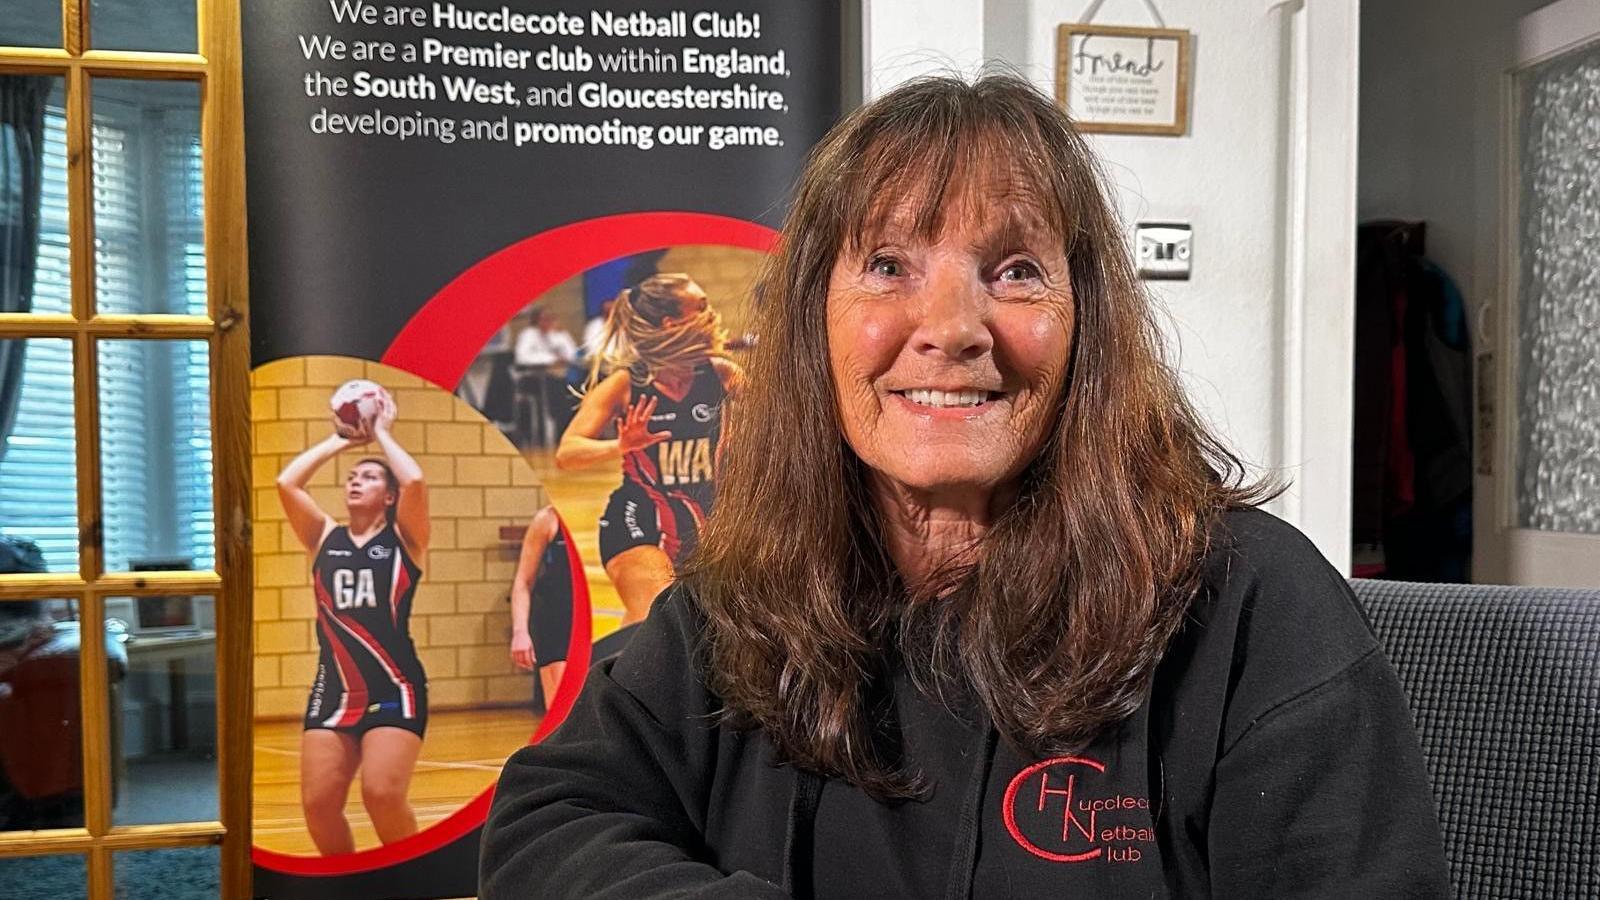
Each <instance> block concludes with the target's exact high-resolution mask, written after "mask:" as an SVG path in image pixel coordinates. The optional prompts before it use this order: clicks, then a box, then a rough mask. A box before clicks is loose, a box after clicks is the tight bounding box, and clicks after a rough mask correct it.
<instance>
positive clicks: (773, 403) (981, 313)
mask: <svg viewBox="0 0 1600 900" xmlns="http://www.w3.org/2000/svg"><path fill="white" fill-rule="evenodd" d="M1106 196H1107V192H1106V190H1105V189H1104V187H1103V186H1102V178H1101V176H1100V174H1099V172H1098V169H1097V166H1096V163H1095V161H1094V158H1093V156H1092V155H1091V154H1090V152H1089V149H1088V147H1087V146H1086V144H1085V142H1084V141H1083V139H1082V138H1081V137H1080V136H1079V135H1078V133H1077V132H1076V131H1075V130H1074V128H1073V126H1072V123H1071V122H1069V121H1068V120H1067V118H1066V116H1065V115H1064V114H1063V113H1062V112H1061V111H1060V110H1059V109H1057V108H1056V107H1055V105H1054V104H1052V103H1051V102H1050V101H1049V100H1048V99H1046V98H1044V97H1042V96H1041V95H1039V94H1038V93H1037V92H1036V91H1035V90H1034V89H1033V88H1032V87H1030V86H1029V85H1027V84H1026V83H1024V82H1022V81H1019V80H1017V79H1014V78H1009V77H993V76H991V77H985V78H982V79H980V80H978V81H977V82H976V83H974V84H966V83H963V82H960V81H957V80H953V79H930V80H923V81H918V82H913V83H911V84H909V85H907V86H904V87H902V88H899V89H897V90H895V91H893V92H891V93H889V94H887V95H885V96H883V97H882V98H880V99H878V100H876V101H874V102H873V103H872V104H870V105H868V106H866V107H864V108H863V109H860V110H858V111H856V112H855V113H853V114H852V115H851V116H849V117H848V118H847V119H845V120H844V121H843V122H842V123H840V124H839V125H838V126H837V127H836V128H835V129H834V130H833V131H832V132H831V133H830V134H829V136H828V137H827V138H826V139H825V140H824V141H823V142H822V143H821V144H820V145H819V146H818V148H817V149H816V151H815V152H814V154H813V156H812V158H811V160H810V162H809V164H808V166H807V168H806V171H805V173H804V175H803V176H802V178H801V180H800V184H799V187H798V190H797V193H796V196H795V199H794V203H793V207H792V209H791V212H790V214H789V217H788V219H787V221H786V222H785V224H784V229H783V235H782V239H781V240H780V242H779V251H778V253H777V254H776V256H775V257H774V258H773V260H772V261H771V263H770V265H769V266H768V268H767V271H766V272H765V273H764V275H763V277H762V279H761V281H760V283H759V285H758V288H757V292H756V295H757V301H756V305H757V313H756V321H755V330H756V332H757V333H758V334H759V335H760V341H759V342H758V343H757V345H756V347H755V350H754V351H753V353H752V354H751V356H750V358H749V364H748V366H747V371H748V376H747V378H746V379H745V386H744V387H743V389H742V390H741V391H740V393H739V395H738V397H737V399H736V400H735V401H734V402H732V403H731V404H730V406H729V408H728V411H727V413H726V425H725V439H724V441H725V444H724V445H725V446H726V448H727V450H726V452H725V453H724V454H723V455H722V459H721V461H720V463H719V471H718V485H717V490H718V494H717V505H716V508H715V510H714V511H713V513H712V515H711V517H710V519H709V521H708V522H707V523H706V525H705V527H704V530H703V532H702V534H701V539H700V544H699V546H698V548H697V549H696V551H695V552H694V553H693V554H692V555H691V556H690V557H689V559H688V560H687V561H686V562H685V563H684V565H683V566H682V567H681V569H680V578H679V580H678V582H677V583H676V584H675V585H674V586H673V587H672V588H669V589H668V590H667V591H666V592H665V593H664V594H663V595H662V596H661V597H660V598H659V599H657V601H656V603H655V605H654V607H653V609H652V610H651V613H650V615H649V617H648V618H647V619H646V620H645V622H644V623H643V624H642V625H641V626H640V628H639V630H638V632H637V633H636V634H635V635H634V637H633V640H632V643H631V644H630V645H629V646H628V648H627V650H626V651H625V652H624V653H623V654H622V655H621V656H620V657H619V658H617V659H615V660H613V661H608V662H605V663H602V664H601V665H600V666H598V667H597V668H596V669H594V670H593V671H592V672H591V674H590V676H589V680H588V683H587V684H586V686H585V688H584V692H583V695H582V696H581V697H580V698H579V700H578V702H577V704H576V705H575V706H574V708H573V710H572V712H571V714H570V716H569V718H568V719H567V720H566V722H565V723H564V724H563V725H562V727H561V728H560V729H558V730H557V731H556V732H555V733H554V734H553V735H552V736H551V737H550V738H549V739H548V740H546V741H544V742H543V743H541V744H540V745H538V746H535V747H530V748H527V749H525V750H522V751H519V752H518V754H517V755H515V756H514V757H512V759H511V760H510V762H509V763H508V764H507V766H506V769H505V772H504V774H503V775H502V778H501V782H500V787H499V789H498V792H497V794H496V798H495V805H494V810H493V812H492V813H491V816H490V820H489V822H488V825H487V827H486V832H485V837H484V852H483V857H482V882H481V885H480V892H481V894H482V895H483V896H484V897H489V898H494V897H510V896H520V895H523V894H525V893H526V892H527V890H528V886H529V885H530V884H538V885H540V887H539V888H538V889H537V893H538V894H539V895H540V896H594V895H598V894H602V893H607V892H609V894H608V895H611V896H627V897H665V896H674V897H684V896H696V897H701V896H703V897H713V896H719V897H720V896H738V897H762V898H780V897H817V898H823V897H827V898H834V897H838V898H844V897H860V896H893V897H945V898H966V897H969V896H982V897H989V896H1058V895H1059V896H1066V895H1072V896H1100V897H1123V896H1127V897H1134V896H1137V897H1161V896H1173V895H1177V896H1184V897H1206V896H1219V897H1229V898H1241V897H1280V896H1288V895H1294V896H1354V895H1372V896H1384V897H1389V896H1406V897H1443V896H1446V895H1447V894H1448V887H1447V882H1446V878H1445V870H1444V860H1443V854H1442V850H1441V849H1440V842H1439V834H1438V829H1437V825H1436V824H1435V822H1434V812H1433V806H1432V798H1431V795H1430V794H1429V789H1428V786H1427V781H1426V774H1425V772H1424V770H1423V766H1422V761H1421V754H1420V752H1419V750H1418V747H1417V743H1416V737H1415V734H1414V732H1413V731H1412V730H1411V724H1410V719H1409V712H1408V710H1407V708H1406V703H1405V698H1404V696H1403V694H1402V693H1401V690H1400V687H1399V684H1398V682H1397V680H1396V678H1395V676H1394V673H1393V672H1392V670H1391V669H1390V668H1389V665H1388V663H1387V662H1386V661H1385V660H1384V658H1383V656H1382V654H1381V651H1379V650H1378V647H1377V643H1376V641H1375V639H1374V638H1373V636H1372V634H1371V632H1370V630H1369V629H1368V628H1367V626H1366V624H1365V622H1364V620H1363V618H1362V615H1361V613H1360V611H1359V609H1358V608H1357V607H1356V605H1355V603H1354V600H1353V598H1352V597H1351V595H1350V592H1349V589H1348V587H1347V586H1346V585H1345V582H1344V581H1343V579H1341V578H1340V577H1339V576H1338V574H1337V573H1336V572H1335V571H1334V570H1333V569H1332V568H1331V567H1330V566H1329V565H1328V564H1327V562H1326V561H1324V560H1323V559H1322V558H1321V557H1320V556H1319V555H1318V554H1317V552H1316V551H1315V549H1314V548H1313V547H1312V546H1311V544H1310V543H1309V542H1308V541H1306V539H1305V538H1304V537H1303V536H1301V535H1300V534H1299V533H1298V532H1296V531H1294V530H1293V529H1292V528H1290V527H1289V526H1287V525H1285V524H1284V523H1282V522H1279V521H1278V520H1276V519H1274V518H1272V517H1271V516H1268V515H1267V514H1265V513H1263V512H1260V511H1258V510H1256V509H1254V508H1253V507H1254V505H1255V504H1257V503H1259V502H1261V501H1263V500H1264V499H1265V498H1266V497H1268V496H1270V495H1271V493H1272V487H1271V486H1270V485H1263V484H1252V483H1250V482H1249V481H1248V479H1247V478H1246V476H1245V474H1244V471H1243V467H1242V465H1241V464H1240V463H1239V461H1238V460H1237V459H1236V458H1235V457H1234V456H1233V455H1231V454H1230V453H1229V452H1228V451H1227V450H1226V449H1225V448H1224V447H1223V446H1222V444H1221V443H1220V441H1218V440H1217V439H1216V438H1215V437H1213V436H1212V435H1211V434H1210V432H1209V431H1208V430H1207V429H1206V428H1205V426H1204V425H1203V424H1202V422H1201V421H1200V419H1199V417H1198V415H1196V413H1195V412H1194V410H1193V409H1192V408H1191V406H1190V405H1189V403H1188V401H1187V399H1186V398H1185V396H1184V394H1183V392H1182V390H1181V388H1180V386H1179V382H1178V379H1177V376H1176V374H1175V373H1174V372H1173V371H1172V370H1171V368H1170V367H1168V366H1167V365H1166V363H1165V362H1164V361H1163V359H1162V355H1161V348H1160V346H1159V342H1158V340H1157V334H1158V330H1157V328H1156V325H1155V323H1154V322H1153V320H1152V317H1151V312H1150V306H1149V303H1148V301H1147V298H1146V297H1145V295H1144V293H1143V291H1142V289H1141V288H1140V286H1139V283H1138V281H1137V280H1136V279H1135V278H1134V275H1133V272H1132V270H1131V266H1130V263H1129V260H1128V258H1127V256H1126V250H1125V246H1124V241H1123V236H1122V231H1121V228H1120V226H1119V223H1118V222H1117V220H1116V217H1115V215H1114V214H1113V213H1112V211H1111V208H1110V205H1109V203H1108V202H1107V199H1106Z"/></svg>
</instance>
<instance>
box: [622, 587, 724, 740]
mask: <svg viewBox="0 0 1600 900" xmlns="http://www.w3.org/2000/svg"><path fill="white" fill-rule="evenodd" d="M704 622H705V616H704V614H703V613H702V612H701V611H700V605H699V603H698V601H696V600H695V598H694V594H693V592H692V591H690V590H689V589H688V588H687V587H686V586H684V585H683V584H681V583H674V584H673V585H672V586H670V587H668V588H667V589H666V590H665V591H663V592H662V593H661V595H660V596H659V597H657V598H656V600H655V602H654V603H653V604H652V605H651V607H650V613H649V615H647V616H646V617H645V619H644V621H643V622H640V623H639V625H638V626H637V628H636V629H635V631H634V634H633V636H632V637H631V638H629V640H628V645H627V647H626V648H624V649H623V651H622V652H621V653H620V654H619V655H618V656H617V657H616V658H615V659H614V660H612V661H610V662H608V663H605V664H603V665H606V666H609V673H608V674H609V676H610V678H611V680H612V681H614V682H616V684H617V686H618V687H621V688H622V689H623V690H625V691H627V692H628V693H629V694H631V695H632V696H633V698H634V699H635V700H637V701H639V703H641V704H642V705H643V706H644V707H645V709H647V710H649V711H650V712H651V714H652V715H654V716H656V718H657V719H659V720H664V719H665V718H673V717H677V716H679V715H702V714H704V713H705V712H707V711H709V710H711V709H714V708H716V706H717V704H716V703H715V702H713V700H712V697H711V694H710V691H709V690H708V689H707V687H706V682H705V666H704V651H703V647H702V641H701V637H702V635H703V634H704V627H703V626H704Z"/></svg>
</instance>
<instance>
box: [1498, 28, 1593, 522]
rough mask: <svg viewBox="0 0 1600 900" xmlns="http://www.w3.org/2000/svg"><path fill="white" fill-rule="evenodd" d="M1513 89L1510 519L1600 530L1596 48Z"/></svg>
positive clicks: (1561, 61)
mask: <svg viewBox="0 0 1600 900" xmlns="http://www.w3.org/2000/svg"><path fill="white" fill-rule="evenodd" d="M1521 89H1522V121H1521V135H1520V142H1521V148H1520V149H1521V153H1522V158H1521V164H1522V173H1521V178H1522V200H1521V209H1520V210H1519V216H1520V219H1521V229H1522V234H1521V254H1522V271H1521V272H1520V273H1519V275H1520V278H1521V291H1520V294H1519V299H1518V302H1519V314H1518V316H1519V319H1520V322H1519V325H1520V331H1521V334H1520V349H1519V353H1520V358H1519V360H1518V381H1519V384H1518V388H1517V393H1518V401H1519V403H1518V409H1517V421H1518V435H1517V441H1518V446H1517V511H1518V520H1519V522H1520V524H1521V525H1522V526H1523V527H1526V528H1533V529H1538V530H1540V531H1566V532H1582V533H1587V534H1600V253H1597V252H1596V251H1595V249H1594V248H1595V246H1596V243H1597V242H1600V153H1596V152H1595V148H1596V147H1600V47H1588V48H1585V49H1582V50H1578V51H1574V52H1572V53H1570V54H1567V55H1566V56H1562V57H1560V58H1558V59H1556V60H1553V61H1551V62H1549V63H1546V64H1544V65H1542V66H1540V67H1538V68H1535V69H1532V70H1530V71H1529V72H1528V73H1526V74H1525V75H1523V76H1522V85H1521Z"/></svg>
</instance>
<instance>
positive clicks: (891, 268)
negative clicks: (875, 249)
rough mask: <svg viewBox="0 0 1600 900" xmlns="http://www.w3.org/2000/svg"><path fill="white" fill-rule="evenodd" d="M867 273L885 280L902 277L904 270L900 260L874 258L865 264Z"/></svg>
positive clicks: (889, 257) (881, 257)
mask: <svg viewBox="0 0 1600 900" xmlns="http://www.w3.org/2000/svg"><path fill="white" fill-rule="evenodd" d="M867 271H868V272H871V273H872V274H874V275H882V276H884V277H885V278H898V277H900V276H901V275H904V274H905V271H906V270H905V266H902V265H901V264H900V260H898V259H895V258H894V257H892V256H874V257H873V258H872V260H871V261H870V262H868V263H867Z"/></svg>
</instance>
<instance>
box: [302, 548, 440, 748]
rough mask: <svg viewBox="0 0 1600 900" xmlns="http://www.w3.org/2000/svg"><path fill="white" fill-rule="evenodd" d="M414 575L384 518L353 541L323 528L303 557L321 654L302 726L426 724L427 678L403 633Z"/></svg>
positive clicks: (412, 727)
mask: <svg viewBox="0 0 1600 900" xmlns="http://www.w3.org/2000/svg"><path fill="white" fill-rule="evenodd" d="M421 578H422V570H421V569H420V568H418V566H417V564H416V561H415V560H413V559H412V558H411V555H410V554H409V553H407V552H406V549H405V545H404V544H402V543H401V542H400V535H399V534H398V533H397V532H396V531H395V527H394V523H392V522H391V523H389V524H388V525H385V526H384V527H383V530H382V531H380V532H378V533H377V534H376V535H374V536H373V537H372V538H371V539H370V540H368V541H367V542H366V543H365V544H362V545H360V546H357V545H356V543H355V541H353V540H351V538H350V529H349V528H347V527H345V526H343V525H340V526H339V527H337V528H335V529H333V530H332V531H331V532H329V533H328V537H327V538H326V539H325V540H323V542H322V546H321V547H320V548H319V549H318V550H317V556H316V560H315V561H314V562H313V563H312V564H311V580H312V586H313V588H314V590H315V592H316V598H317V644H318V647H319V648H320V650H321V656H320V657H319V658H318V660H317V677H316V680H315V681H314V682H313V683H312V685H311V697H310V699H309V700H308V701H307V702H306V718H305V727H306V728H329V729H333V730H336V731H349V732H353V733H355V734H356V735H357V736H359V735H361V734H365V733H366V732H367V731H369V730H371V729H373V728H377V727H380V726H383V725H392V726H394V727H396V728H403V729H405V730H407V731H410V732H413V733H415V734H416V735H418V736H419V737H420V736H421V735H422V733H423V732H424V730H426V728H427V723H428V684H427V677H426V676H425V674H424V673H423V671H422V661H421V660H419V659H418V658H417V649H416V646H415V645H413V644H412V642H411V632H410V619H411V599H412V596H413V595H415V593H416V590H417V582H418V581H420V580H421Z"/></svg>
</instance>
